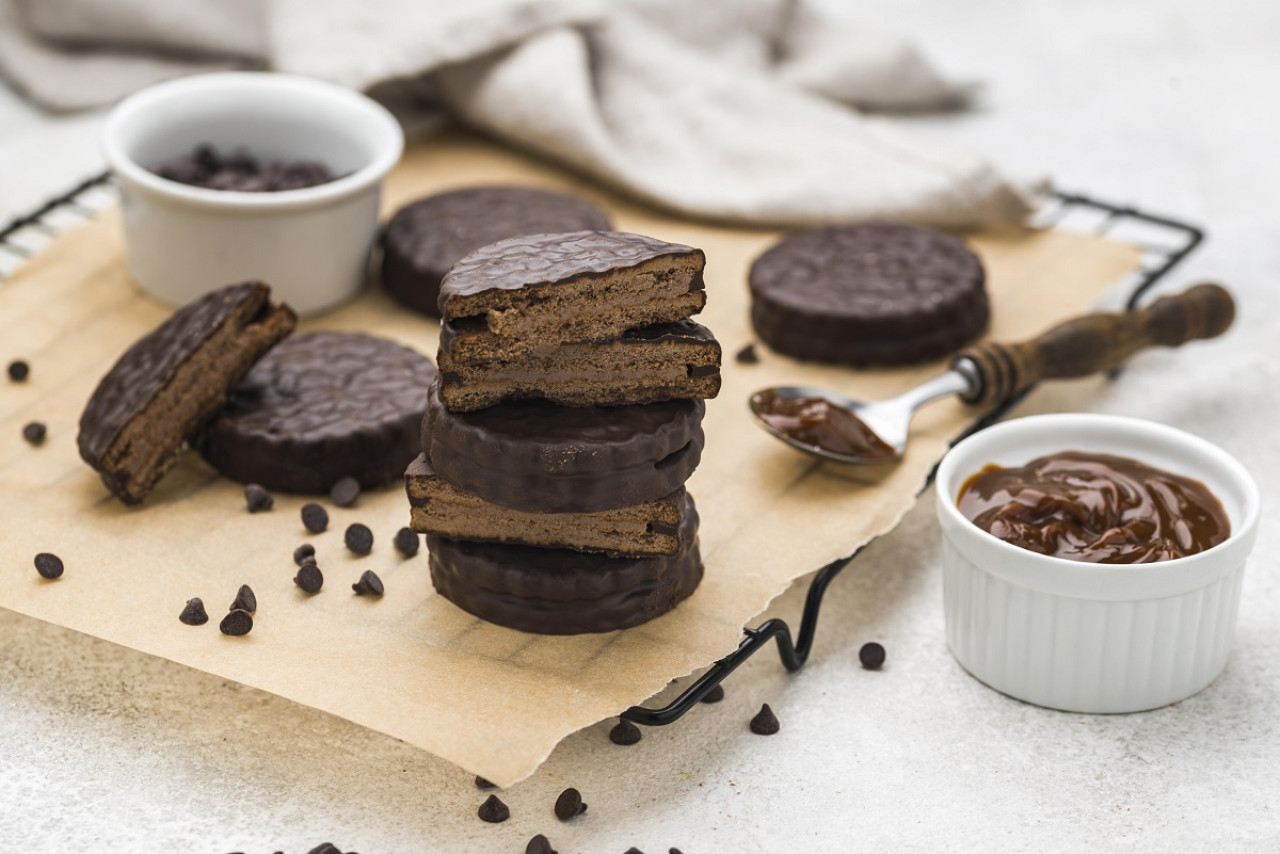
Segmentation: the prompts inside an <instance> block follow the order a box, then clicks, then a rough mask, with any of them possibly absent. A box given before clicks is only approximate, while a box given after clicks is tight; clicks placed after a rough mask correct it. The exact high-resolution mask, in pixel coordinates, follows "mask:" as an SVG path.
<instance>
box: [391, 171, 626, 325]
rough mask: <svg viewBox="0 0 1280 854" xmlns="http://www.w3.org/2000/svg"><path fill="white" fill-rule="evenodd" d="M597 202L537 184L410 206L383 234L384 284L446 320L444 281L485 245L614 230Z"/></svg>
mask: <svg viewBox="0 0 1280 854" xmlns="http://www.w3.org/2000/svg"><path fill="white" fill-rule="evenodd" d="M608 229H609V217H608V216H606V215H605V213H604V211H602V210H600V209H599V208H597V207H596V206H595V205H593V204H591V203H590V202H588V201H586V200H585V199H579V198H576V197H574V196H569V195H566V194H564V193H555V192H551V191H550V190H536V189H533V188H532V187H471V188H468V189H463V190H454V191H452V192H448V193H440V194H438V195H435V196H430V197H428V198H425V199H422V200H420V201H417V202H413V203H412V204H409V205H406V206H405V207H403V208H401V209H400V210H399V211H397V212H396V214H395V216H393V217H392V218H391V221H390V222H389V223H387V227H386V230H385V231H384V232H383V238H382V246H383V255H382V283H383V284H384V285H385V286H386V288H387V290H388V291H390V292H391V294H392V295H393V296H394V297H395V298H396V299H398V300H399V301H400V302H402V303H404V304H405V305H406V306H408V307H409V308H412V309H414V310H415V311H419V312H421V313H423V314H426V315H429V316H431V317H439V316H440V309H439V308H438V307H437V305H436V303H437V301H438V299H439V297H440V281H441V280H442V279H443V278H444V275H445V273H447V272H449V268H450V267H452V266H453V265H454V264H456V263H457V262H458V261H459V260H460V259H461V258H462V257H463V256H465V255H468V254H470V253H471V252H474V251H475V250H477V249H479V248H480V247H481V246H486V245H488V244H490V243H495V242H497V241H499V240H506V239H507V238H509V237H520V236H521V235H526V234H541V233H543V232H558V231H584V230H585V231H607V230H608Z"/></svg>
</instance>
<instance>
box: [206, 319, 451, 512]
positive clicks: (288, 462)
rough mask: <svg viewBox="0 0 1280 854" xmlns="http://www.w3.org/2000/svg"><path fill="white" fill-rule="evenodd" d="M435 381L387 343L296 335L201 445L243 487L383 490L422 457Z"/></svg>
mask: <svg viewBox="0 0 1280 854" xmlns="http://www.w3.org/2000/svg"><path fill="white" fill-rule="evenodd" d="M435 375H436V369H435V365H434V364H433V363H432V361H431V360H430V359H428V358H427V357H426V356H423V355H421V354H419V353H416V352H414V351H413V350H410V349H409V348H408V347H402V346H401V345H399V344H396V343H395V342H393V341H387V340H386V339H383V338H376V337H374V336H371V335H362V334H359V333H353V332H312V333H308V334H305V335H297V336H294V337H293V338H290V339H289V340H288V341H285V342H284V343H282V344H281V345H280V346H278V347H276V348H275V349H273V350H272V351H271V352H270V353H268V354H267V356H266V357H265V358H263V359H262V360H261V361H259V362H258V364H256V365H255V366H254V367H253V370H251V371H250V372H249V374H248V375H247V376H246V377H245V378H244V380H243V381H242V382H241V383H240V384H239V385H238V386H237V387H236V388H235V390H234V391H233V392H232V395H231V399H230V401H229V402H228V404H227V405H226V406H225V407H224V408H223V409H222V411H221V412H219V413H218V415H217V417H215V418H214V419H213V420H212V421H210V422H209V424H208V426H207V427H206V428H205V429H204V430H203V431H202V432H201V434H200V436H199V437H198V439H197V443H196V444H197V447H198V448H199V450H200V453H201V454H202V455H203V456H204V458H205V459H206V460H207V461H208V462H209V463H210V465H212V466H213V467H214V468H216V469H217V470H218V471H220V472H222V473H223V474H225V475H226V476H227V477H230V478H232V479H233V480H238V481H240V482H241V483H257V484H260V485H262V486H265V487H266V488H268V489H273V490H279V491H282V492H298V493H309V494H320V493H325V492H328V491H329V489H330V487H332V486H333V484H334V483H336V482H337V481H338V480H339V479H341V478H344V477H354V478H355V479H356V480H358V481H359V482H360V485H361V486H362V487H365V488H372V487H378V486H385V485H386V484H388V483H391V482H392V481H393V480H398V479H399V478H400V477H401V476H402V475H403V474H404V470H405V467H406V466H407V465H408V464H409V463H410V462H411V461H412V460H413V458H414V457H416V456H417V455H418V452H419V440H418V431H419V427H420V425H421V421H422V416H423V413H424V411H425V410H426V406H427V388H428V387H429V386H430V385H431V383H432V381H433V380H434V379H435Z"/></svg>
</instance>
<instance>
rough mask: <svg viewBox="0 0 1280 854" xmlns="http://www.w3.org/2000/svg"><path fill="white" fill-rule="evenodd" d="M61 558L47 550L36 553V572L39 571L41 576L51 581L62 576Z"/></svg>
mask: <svg viewBox="0 0 1280 854" xmlns="http://www.w3.org/2000/svg"><path fill="white" fill-rule="evenodd" d="M62 569H63V566H62V558H60V557H58V556H57V555H55V554H49V553H48V552H40V554H38V555H36V572H38V573H40V577H41V578H47V579H49V580H50V581H53V580H54V579H55V578H61V577H62Z"/></svg>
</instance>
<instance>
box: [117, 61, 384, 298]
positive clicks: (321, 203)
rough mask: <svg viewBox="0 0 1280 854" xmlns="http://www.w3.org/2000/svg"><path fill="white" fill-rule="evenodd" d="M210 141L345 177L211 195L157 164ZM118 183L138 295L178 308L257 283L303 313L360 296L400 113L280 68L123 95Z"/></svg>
mask: <svg viewBox="0 0 1280 854" xmlns="http://www.w3.org/2000/svg"><path fill="white" fill-rule="evenodd" d="M203 143H208V144H211V145H213V146H214V147H215V148H217V149H218V150H219V151H223V152H227V153H229V152H231V151H232V150H234V149H236V148H242V147H243V148H247V149H248V150H249V151H250V152H251V153H252V154H254V155H255V156H257V157H259V158H263V159H282V160H319V161H322V162H324V163H325V164H326V165H328V166H329V168H330V169H332V170H333V171H334V172H335V173H336V174H338V175H341V176H343V177H341V178H339V179H338V180H336V181H332V182H330V183H328V184H322V185H320V186H316V187H308V188H305V189H301V190H286V191H283V192H275V193H242V192H228V191H221V190H209V189H204V188H202V187H191V186H187V185H185V184H180V183H177V182H175V181H169V180H166V179H164V178H161V177H159V176H158V175H156V174H154V173H152V172H151V171H150V170H149V169H148V167H149V166H155V165H157V164H159V163H162V162H164V161H165V160H169V159H172V158H176V157H182V156H185V155H189V154H191V153H192V151H194V150H195V148H196V146H198V145H201V144H203ZM103 148H104V151H105V154H106V158H107V162H108V164H109V165H110V167H111V170H112V172H113V173H114V174H115V178H116V181H117V183H118V184H119V185H120V191H121V192H120V195H121V211H122V213H123V220H124V232H125V249H126V254H127V256H128V261H129V269H130V272H131V273H132V274H133V277H134V279H136V280H137V282H138V284H139V285H140V286H141V287H142V288H143V290H145V291H147V292H148V293H150V294H152V295H153V296H156V297H158V298H160V299H162V300H164V301H166V302H169V303H174V304H181V303H186V302H189V301H190V300H192V299H194V298H196V297H198V296H200V295H201V294H203V293H206V292H207V291H209V290H212V289H214V288H218V287H222V286H223V285H227V284H231V283H233V282H240V281H245V280H249V279H260V280H262V281H265V282H267V283H268V284H269V285H271V287H272V290H273V291H274V292H275V294H276V296H277V297H278V298H281V299H284V300H285V301H286V302H288V303H289V304H290V305H291V306H292V307H293V308H294V309H295V310H296V311H299V312H304V313H306V312H316V311H320V310H323V309H326V308H329V307H331V306H333V305H336V304H338V303H340V302H342V301H343V300H346V299H348V298H350V297H351V296H352V295H354V294H355V293H356V291H358V290H359V289H360V286H361V285H362V284H363V282H364V277H365V271H366V269H367V263H368V254H369V249H370V247H371V246H372V244H373V240H374V236H375V234H376V231H377V222H378V203H379V200H380V196H381V182H382V178H383V176H385V175H386V174H387V172H389V171H390V170H391V168H392V167H393V166H395V164H396V163H397V162H398V161H399V159H400V154H401V151H402V150H403V148H404V135H403V133H402V132H401V130H400V125H399V124H398V123H397V122H396V120H395V118H394V117H392V115H391V114H390V113H389V112H387V111H386V110H385V109H384V108H383V107H381V106H380V105H378V104H377V103H376V102H374V101H372V100H370V99H369V98H366V97H365V96H364V95H361V94H359V93H357V92H353V91H351V90H348V89H344V88H342V87H340V86H334V85H332V84H329V83H323V82H320V81H318V80H311V79H308V78H304V77H294V76H290V75H284V74H262V73H251V72H228V73H220V74H203V75H198V76H194V77H184V78H181V79H178V80H173V81H170V82H167V83H161V84H159V85H157V86H152V87H150V88H148V89H144V90H142V91H141V92H138V93H137V94H135V95H132V96H130V97H128V98H126V99H125V100H124V101H121V102H120V104H119V105H118V106H116V108H115V109H114V110H113V111H112V112H111V115H110V116H109V117H108V119H107V122H106V126H105V129H104V130H103Z"/></svg>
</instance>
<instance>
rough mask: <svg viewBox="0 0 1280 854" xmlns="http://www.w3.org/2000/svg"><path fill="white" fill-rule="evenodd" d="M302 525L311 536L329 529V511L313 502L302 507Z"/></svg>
mask: <svg viewBox="0 0 1280 854" xmlns="http://www.w3.org/2000/svg"><path fill="white" fill-rule="evenodd" d="M302 525H303V527H305V528H306V529H307V530H308V531H310V532H311V533H313V534H319V533H320V532H321V531H323V530H324V529H325V528H328V527H329V511H328V510H325V509H324V508H323V507H321V506H320V505H319V504H316V503H315V502H314V501H309V502H307V503H306V504H303V505H302Z"/></svg>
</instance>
